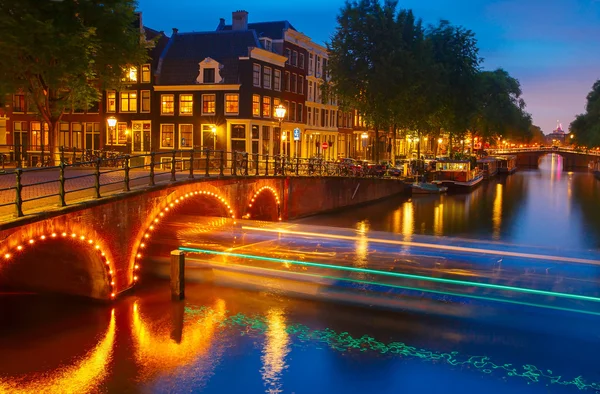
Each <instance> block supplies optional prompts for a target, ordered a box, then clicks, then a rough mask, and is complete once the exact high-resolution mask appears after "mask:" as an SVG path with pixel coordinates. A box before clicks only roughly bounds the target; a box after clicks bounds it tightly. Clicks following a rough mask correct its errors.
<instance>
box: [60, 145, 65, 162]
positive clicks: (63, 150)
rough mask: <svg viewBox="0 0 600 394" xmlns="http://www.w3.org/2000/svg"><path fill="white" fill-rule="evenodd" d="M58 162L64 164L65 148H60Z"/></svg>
mask: <svg viewBox="0 0 600 394" xmlns="http://www.w3.org/2000/svg"><path fill="white" fill-rule="evenodd" d="M60 161H61V162H63V163H64V162H65V147H64V146H61V147H60Z"/></svg>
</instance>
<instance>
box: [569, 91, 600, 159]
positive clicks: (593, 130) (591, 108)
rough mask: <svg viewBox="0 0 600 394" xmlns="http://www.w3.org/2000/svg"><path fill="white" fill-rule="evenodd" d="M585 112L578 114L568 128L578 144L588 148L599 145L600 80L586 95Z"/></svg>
mask: <svg viewBox="0 0 600 394" xmlns="http://www.w3.org/2000/svg"><path fill="white" fill-rule="evenodd" d="M585 109H586V112H585V113H584V114H579V115H577V117H575V120H574V121H573V122H572V123H571V125H570V127H569V129H570V131H571V133H573V135H574V140H575V142H576V143H577V144H578V145H582V146H587V147H588V148H592V147H598V146H600V80H598V81H596V83H594V85H593V86H592V91H591V92H590V93H589V94H588V95H587V103H586V106H585Z"/></svg>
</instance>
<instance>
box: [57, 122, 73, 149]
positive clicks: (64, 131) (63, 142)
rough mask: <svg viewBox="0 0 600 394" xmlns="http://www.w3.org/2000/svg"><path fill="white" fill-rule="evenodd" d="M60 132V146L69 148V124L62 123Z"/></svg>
mask: <svg viewBox="0 0 600 394" xmlns="http://www.w3.org/2000/svg"><path fill="white" fill-rule="evenodd" d="M58 130H59V134H58V145H59V146H63V147H65V148H68V147H69V146H70V145H71V144H70V140H69V124H68V123H67V122H60V124H59V126H58Z"/></svg>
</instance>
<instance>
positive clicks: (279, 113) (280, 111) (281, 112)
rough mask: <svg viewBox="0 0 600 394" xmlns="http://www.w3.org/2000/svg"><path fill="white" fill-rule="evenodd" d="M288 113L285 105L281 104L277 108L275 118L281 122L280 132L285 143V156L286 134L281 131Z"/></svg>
mask: <svg viewBox="0 0 600 394" xmlns="http://www.w3.org/2000/svg"><path fill="white" fill-rule="evenodd" d="M286 112H287V109H286V108H285V107H284V106H283V104H279V105H278V106H277V107H275V118H277V120H278V121H279V132H280V133H281V141H283V143H284V146H283V153H284V155H285V134H284V133H283V130H281V123H282V122H283V118H285V114H286Z"/></svg>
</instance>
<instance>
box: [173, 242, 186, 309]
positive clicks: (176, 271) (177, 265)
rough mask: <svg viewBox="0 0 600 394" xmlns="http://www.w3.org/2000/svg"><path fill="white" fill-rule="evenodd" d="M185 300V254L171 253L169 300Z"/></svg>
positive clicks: (175, 251) (179, 251) (176, 251)
mask: <svg viewBox="0 0 600 394" xmlns="http://www.w3.org/2000/svg"><path fill="white" fill-rule="evenodd" d="M184 298H185V253H184V252H183V251H181V250H173V251H171V299H172V300H177V301H179V300H183V299H184Z"/></svg>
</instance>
